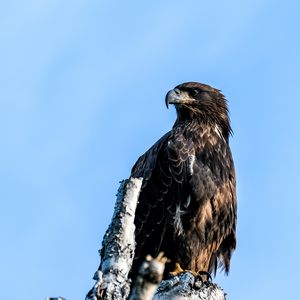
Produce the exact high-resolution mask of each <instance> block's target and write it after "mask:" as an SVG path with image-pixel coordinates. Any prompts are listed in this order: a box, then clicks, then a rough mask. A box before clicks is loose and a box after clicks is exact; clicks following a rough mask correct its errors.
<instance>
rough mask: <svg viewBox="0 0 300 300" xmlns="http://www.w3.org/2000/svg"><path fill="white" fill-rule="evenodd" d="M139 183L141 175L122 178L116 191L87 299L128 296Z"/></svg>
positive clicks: (109, 299)
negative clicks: (109, 221) (93, 280)
mask: <svg viewBox="0 0 300 300" xmlns="http://www.w3.org/2000/svg"><path fill="white" fill-rule="evenodd" d="M141 185H142V179H141V178H130V179H129V180H124V181H122V182H121V185H120V187H119V190H118V194H117V201H116V204H115V210H114V215H113V218H112V221H111V223H110V225H109V227H108V229H107V231H106V233H105V235H104V238H103V242H102V249H101V258H102V261H101V263H100V267H99V269H98V271H97V272H96V274H95V276H94V279H95V280H97V282H96V284H95V286H94V287H93V289H92V290H91V291H90V292H89V293H88V295H87V297H86V298H87V299H93V300H96V299H97V300H99V299H106V300H112V299H114V300H117V299H127V297H128V295H129V291H130V282H129V280H128V273H129V271H130V268H131V265H132V260H133V257H134V249H135V239H134V231H135V226H134V215H135V209H136V205H137V201H138V197H139V192H140V189H141Z"/></svg>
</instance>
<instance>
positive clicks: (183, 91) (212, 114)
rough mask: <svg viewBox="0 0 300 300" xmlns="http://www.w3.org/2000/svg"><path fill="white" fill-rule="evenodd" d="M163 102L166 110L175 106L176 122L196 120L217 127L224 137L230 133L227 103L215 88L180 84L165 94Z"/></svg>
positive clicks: (195, 84) (203, 85)
mask: <svg viewBox="0 0 300 300" xmlns="http://www.w3.org/2000/svg"><path fill="white" fill-rule="evenodd" d="M165 101H166V106H167V108H168V107H169V104H174V105H175V108H176V112H177V122H184V121H189V120H198V121H199V122H201V123H205V124H208V125H209V124H210V125H219V126H220V127H221V128H222V129H223V134H224V135H225V136H228V135H229V134H230V133H231V127H230V119H229V114H228V105H227V101H226V99H225V97H224V95H223V94H222V93H221V91H220V90H218V89H216V88H213V87H211V86H209V85H207V84H203V83H198V82H186V83H182V84H179V85H177V86H176V87H175V88H174V89H173V90H170V91H169V92H168V93H167V95H166V99H165Z"/></svg>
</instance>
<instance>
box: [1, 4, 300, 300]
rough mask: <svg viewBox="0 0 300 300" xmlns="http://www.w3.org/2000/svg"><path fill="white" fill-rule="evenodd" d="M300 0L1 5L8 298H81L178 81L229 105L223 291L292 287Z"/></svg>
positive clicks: (163, 123) (298, 243)
mask: <svg viewBox="0 0 300 300" xmlns="http://www.w3.org/2000/svg"><path fill="white" fill-rule="evenodd" d="M299 3H300V2H299V1H296V0H295V1H293V0H286V1H276V0H251V1H250V0H246V1H237V0H236V1H232V0H227V1H200V0H194V1H190V0H186V1H176V0H172V1H168V0H165V1H153V0H152V1H108V0H106V1H104V0H102V1H96V0H85V1H76V0H72V1H70V0H66V1H58V0H52V1H50V0H43V1H40V0H35V1H34V0H27V1H20V0H19V1H18V0H16V1H13V0H12V1H2V2H1V4H0V41H1V47H0V136H1V141H0V146H1V147H0V154H1V155H0V186H1V188H0V200H1V202H0V203H1V209H0V228H1V233H0V241H1V248H0V266H1V272H0V290H1V298H2V299H21V298H22V299H26V300H27V299H28V300H33V299H44V298H45V297H47V296H58V295H61V296H63V297H66V298H67V299H68V300H79V299H83V298H84V296H85V294H86V292H87V291H88V290H89V289H90V288H91V287H92V285H93V280H92V276H93V274H94V272H95V271H96V269H97V267H98V264H99V256H98V253H97V250H98V249H99V248H100V243H101V240H102V236H103V234H104V231H105V230H106V228H107V226H108V224H109V222H110V218H111V215H112V212H113V205H114V202H115V193H116V190H117V188H118V185H119V183H118V182H119V180H121V179H124V178H127V177H128V175H129V173H130V169H131V167H132V165H133V163H134V162H135V161H136V159H137V158H138V156H139V155H141V154H142V153H143V152H144V151H145V150H147V149H148V147H150V146H151V145H152V144H153V143H154V142H155V141H156V140H157V139H158V138H159V137H160V136H162V135H163V134H164V133H165V132H166V131H168V130H169V129H170V128H171V126H172V124H173V122H174V119H175V112H174V109H172V108H171V109H170V110H167V109H166V108H165V106H164V96H165V94H166V92H167V91H168V90H169V89H171V88H173V87H174V86H175V85H177V84H179V83H182V82H185V81H199V82H203V83H208V84H211V85H213V86H215V87H217V88H220V89H221V90H222V91H223V93H224V94H225V95H226V97H227V99H228V100H229V104H230V111H231V119H232V126H233V129H234V136H233V138H232V139H231V146H232V151H233V154H234V158H235V164H236V169H237V184H238V200H239V206H238V246H237V250H236V252H235V253H234V255H233V259H232V265H231V272H230V275H229V277H225V276H223V275H218V276H217V278H216V281H217V282H219V283H220V284H221V285H222V287H223V288H224V289H225V290H226V292H227V293H228V294H229V299H230V300H248V299H249V300H250V299H251V300H253V299H257V300H260V299H273V300H276V299H295V298H297V297H295V295H294V290H293V287H294V288H295V287H297V286H298V285H299V283H298V281H299V269H300V263H299V261H300V260H299V254H298V252H299V247H300V234H299V230H300V201H299V187H300V184H299V169H300V160H299V146H300V121H299V119H300V118H299V109H300V104H299V103H300V102H299V85H300V76H299V70H300V57H299V53H300V41H299V36H300V32H299V31H300V21H299V10H300V4H299Z"/></svg>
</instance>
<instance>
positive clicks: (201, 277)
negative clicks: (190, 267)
mask: <svg viewBox="0 0 300 300" xmlns="http://www.w3.org/2000/svg"><path fill="white" fill-rule="evenodd" d="M202 275H204V276H206V280H204V279H203V276H202ZM197 278H199V279H200V280H201V281H202V282H203V283H211V282H212V277H211V275H210V273H208V272H206V271H199V272H198V273H197Z"/></svg>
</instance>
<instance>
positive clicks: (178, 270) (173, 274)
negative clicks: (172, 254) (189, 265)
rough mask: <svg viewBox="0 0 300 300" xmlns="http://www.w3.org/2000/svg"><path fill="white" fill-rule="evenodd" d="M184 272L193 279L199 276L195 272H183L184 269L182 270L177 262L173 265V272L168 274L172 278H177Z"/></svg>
mask: <svg viewBox="0 0 300 300" xmlns="http://www.w3.org/2000/svg"><path fill="white" fill-rule="evenodd" d="M185 272H189V273H192V274H193V275H194V276H195V277H198V276H199V273H197V272H194V271H192V270H184V269H182V267H181V266H180V263H178V262H177V263H176V264H175V268H174V270H173V271H172V272H170V275H172V276H174V277H175V276H178V275H180V274H181V273H185Z"/></svg>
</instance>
